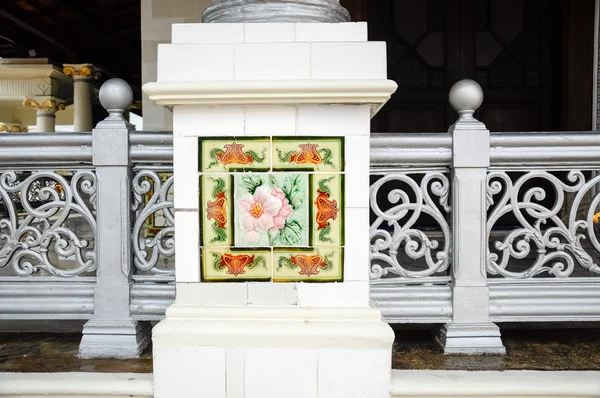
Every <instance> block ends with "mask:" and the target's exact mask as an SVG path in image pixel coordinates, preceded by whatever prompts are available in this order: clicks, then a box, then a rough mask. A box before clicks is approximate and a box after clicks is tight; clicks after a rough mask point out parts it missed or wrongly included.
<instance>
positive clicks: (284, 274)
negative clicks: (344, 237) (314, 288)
mask: <svg viewBox="0 0 600 398" xmlns="http://www.w3.org/2000/svg"><path fill="white" fill-rule="evenodd" d="M343 263H344V249H343V248H341V247H314V248H290V247H288V248H276V249H274V250H273V264H274V269H273V281H274V282H298V281H301V282H342V281H343V279H344V277H343V275H344V272H343V265H342V264H343Z"/></svg>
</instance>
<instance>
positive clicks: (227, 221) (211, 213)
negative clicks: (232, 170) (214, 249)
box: [200, 174, 233, 246]
mask: <svg viewBox="0 0 600 398" xmlns="http://www.w3.org/2000/svg"><path fill="white" fill-rule="evenodd" d="M232 180H233V178H232V176H231V174H207V175H202V176H201V177H200V209H201V213H200V214H201V216H200V217H201V219H202V221H201V224H200V225H201V227H202V228H201V244H202V245H203V246H231V244H232V243H233V228H232V217H231V214H232V205H233V202H232V199H233V195H232V189H231V188H232Z"/></svg>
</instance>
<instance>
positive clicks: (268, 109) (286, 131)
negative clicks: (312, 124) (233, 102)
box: [245, 105, 297, 135]
mask: <svg viewBox="0 0 600 398" xmlns="http://www.w3.org/2000/svg"><path fill="white" fill-rule="evenodd" d="M296 109H297V108H296V107H295V106H283V105H264V106H263V105H249V106H246V130H245V131H246V135H293V134H295V133H296Z"/></svg>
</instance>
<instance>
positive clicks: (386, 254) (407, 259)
mask: <svg viewBox="0 0 600 398" xmlns="http://www.w3.org/2000/svg"><path fill="white" fill-rule="evenodd" d="M372 177H375V176H372ZM377 177H379V176H377ZM377 177H375V178H377ZM449 193H450V183H449V181H448V177H447V176H446V174H445V173H444V172H441V171H426V172H392V173H386V174H383V175H381V176H380V177H379V178H377V179H376V181H375V182H373V183H372V185H371V189H370V196H371V199H370V200H371V211H372V216H374V222H373V223H372V224H371V228H370V242H371V266H370V270H371V279H381V278H384V277H390V276H399V277H403V278H424V277H428V276H433V275H436V274H437V275H439V274H440V273H443V272H445V271H447V270H448V267H449V265H450V247H451V246H450V240H451V238H450V228H449V225H448V220H447V216H448V213H449V212H450V206H449V203H448V200H449ZM436 235H437V236H436Z"/></svg>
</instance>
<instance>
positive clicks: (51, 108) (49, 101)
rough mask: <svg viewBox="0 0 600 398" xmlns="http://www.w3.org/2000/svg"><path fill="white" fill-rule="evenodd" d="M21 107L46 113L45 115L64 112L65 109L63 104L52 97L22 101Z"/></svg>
mask: <svg viewBox="0 0 600 398" xmlns="http://www.w3.org/2000/svg"><path fill="white" fill-rule="evenodd" d="M23 106H24V107H25V108H32V109H36V110H37V111H38V112H40V111H46V112H47V113H55V112H58V111H64V110H65V108H66V107H67V106H66V105H65V103H64V102H62V101H60V100H58V99H56V98H53V97H48V98H36V99H26V100H25V101H23Z"/></svg>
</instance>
